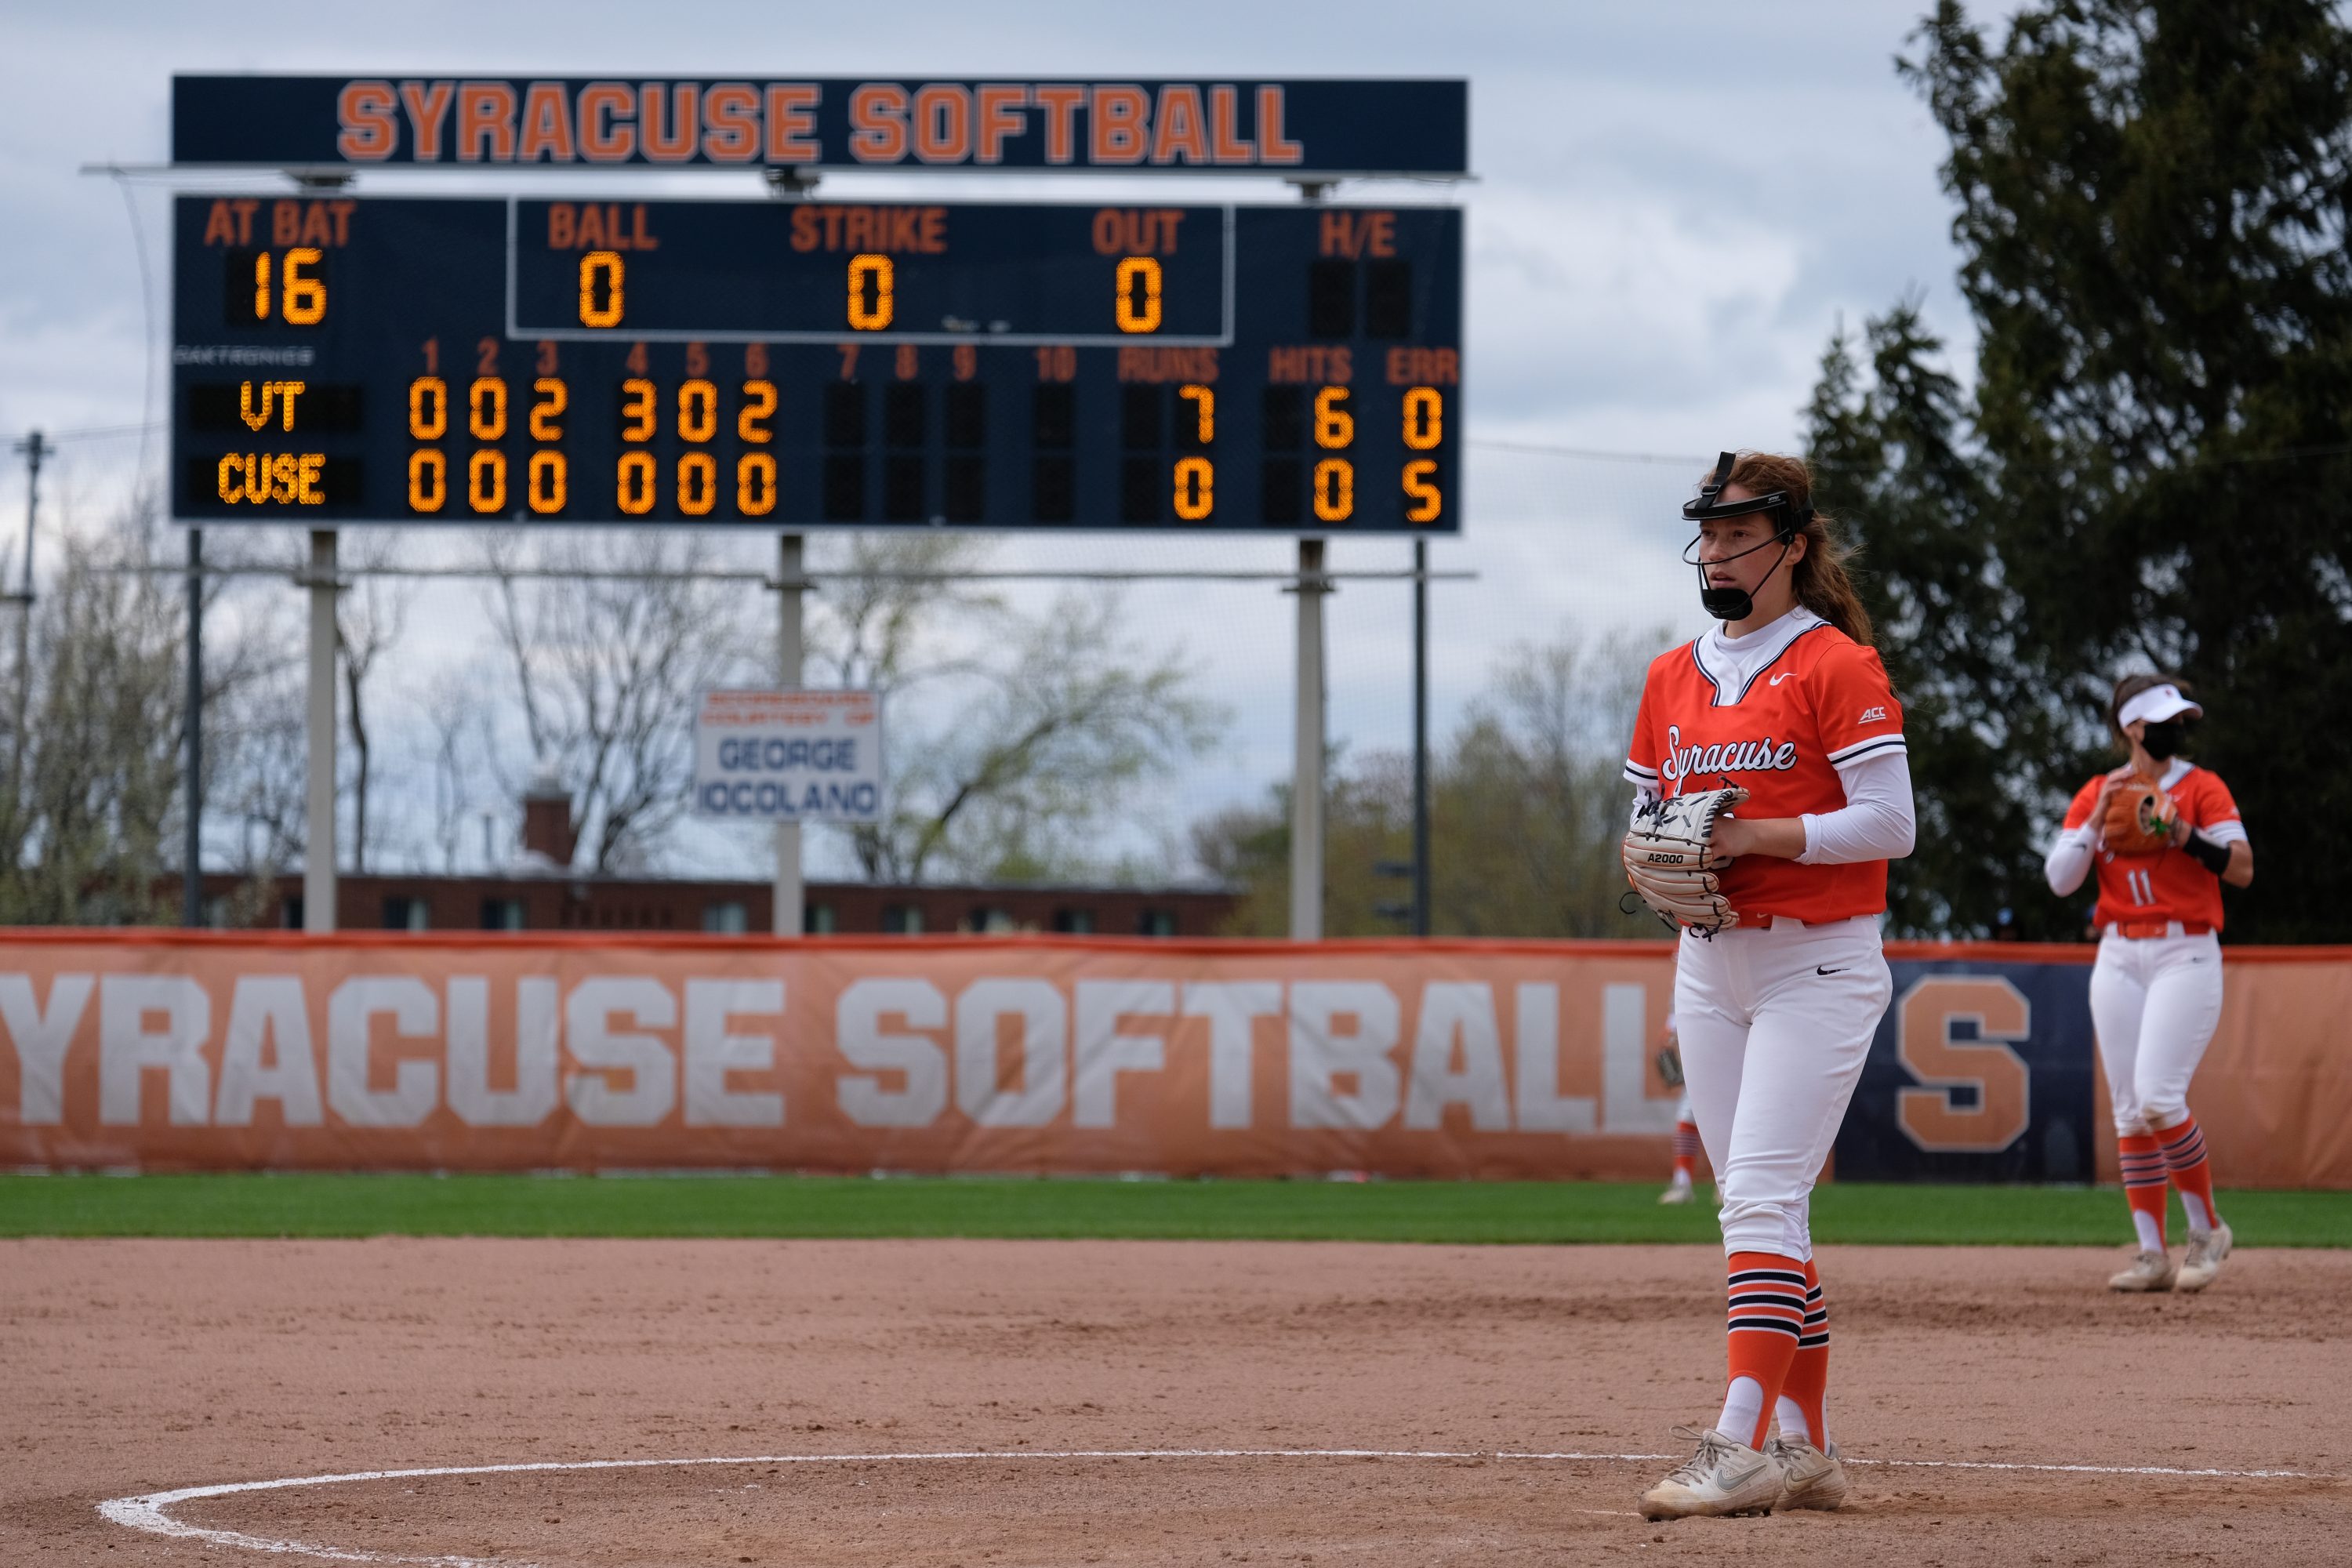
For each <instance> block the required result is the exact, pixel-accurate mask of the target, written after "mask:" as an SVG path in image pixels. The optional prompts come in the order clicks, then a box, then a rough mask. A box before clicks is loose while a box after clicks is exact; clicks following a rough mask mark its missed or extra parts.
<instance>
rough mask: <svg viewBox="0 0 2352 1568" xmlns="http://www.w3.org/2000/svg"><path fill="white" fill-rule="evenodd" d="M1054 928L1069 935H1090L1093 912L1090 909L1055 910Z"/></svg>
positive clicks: (1092, 928)
mask: <svg viewBox="0 0 2352 1568" xmlns="http://www.w3.org/2000/svg"><path fill="white" fill-rule="evenodd" d="M1054 929H1055V931H1061V932H1063V933H1065V934H1066V935H1069V936H1092V935H1093V934H1094V929H1095V912H1094V910H1055V911H1054Z"/></svg>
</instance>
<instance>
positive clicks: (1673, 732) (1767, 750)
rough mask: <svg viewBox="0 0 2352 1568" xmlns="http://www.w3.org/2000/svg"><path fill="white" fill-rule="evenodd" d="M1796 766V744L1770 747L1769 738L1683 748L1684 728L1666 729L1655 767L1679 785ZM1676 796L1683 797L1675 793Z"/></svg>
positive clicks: (1675, 726)
mask: <svg viewBox="0 0 2352 1568" xmlns="http://www.w3.org/2000/svg"><path fill="white" fill-rule="evenodd" d="M1796 765H1797V743H1796V742H1794V741H1783V742H1780V744H1779V745H1777V746H1776V745H1774V744H1773V743H1772V737H1771V736H1769V735H1767V736H1765V737H1764V738H1763V739H1762V740H1760V741H1733V742H1729V743H1728V744H1724V743H1717V744H1716V745H1712V746H1685V745H1684V744H1683V727H1682V726H1681V725H1680V724H1669V725H1667V726H1666V760H1665V761H1664V762H1663V763H1659V764H1658V772H1659V773H1661V774H1663V775H1664V777H1665V778H1667V779H1669V780H1671V781H1673V782H1675V783H1677V784H1679V783H1680V782H1681V781H1683V780H1684V779H1687V778H1697V779H1705V778H1709V777H1712V776H1713V775H1715V774H1717V773H1756V772H1759V771H1760V770H1762V769H1766V768H1770V769H1774V770H1785V769H1788V768H1793V767H1795V766H1796ZM1672 793H1674V794H1675V795H1680V794H1682V791H1680V790H1675V791H1673V792H1672Z"/></svg>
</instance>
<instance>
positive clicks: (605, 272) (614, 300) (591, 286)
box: [580, 250, 628, 328]
mask: <svg viewBox="0 0 2352 1568" xmlns="http://www.w3.org/2000/svg"><path fill="white" fill-rule="evenodd" d="M627 273H628V264H627V263H625V262H624V261H623V260H622V259H621V257H620V253H619V252H618V251H613V250H592V251H590V252H589V253H588V254H587V255H585V256H583V257H582V258H580V324H581V325H582V326H583V327H598V328H603V327H617V326H619V325H620V324H621V298H622V295H621V279H623V278H625V276H627Z"/></svg>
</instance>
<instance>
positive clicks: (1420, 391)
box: [1404, 386, 1445, 452]
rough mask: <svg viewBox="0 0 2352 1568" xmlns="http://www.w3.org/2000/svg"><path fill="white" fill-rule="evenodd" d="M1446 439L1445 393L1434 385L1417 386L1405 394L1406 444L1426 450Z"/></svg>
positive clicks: (1418, 450) (1416, 449) (1417, 449)
mask: <svg viewBox="0 0 2352 1568" xmlns="http://www.w3.org/2000/svg"><path fill="white" fill-rule="evenodd" d="M1444 439H1445V395H1444V393H1441V392H1439V391H1438V390H1437V388H1435V387H1433V386H1416V387H1412V388H1411V389H1410V390H1408V391H1407V392H1406V393H1405V395H1404V444H1405V445H1406V446H1408V447H1412V449H1413V450H1414V451H1416V452H1426V451H1428V450H1429V449H1430V448H1431V447H1435V446H1436V445H1437V444H1438V443H1439V442H1441V441H1443V440H1444Z"/></svg>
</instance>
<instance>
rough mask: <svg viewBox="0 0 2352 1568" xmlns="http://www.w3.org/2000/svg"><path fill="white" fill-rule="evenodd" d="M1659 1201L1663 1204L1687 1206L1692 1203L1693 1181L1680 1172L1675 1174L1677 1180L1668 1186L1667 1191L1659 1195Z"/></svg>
mask: <svg viewBox="0 0 2352 1568" xmlns="http://www.w3.org/2000/svg"><path fill="white" fill-rule="evenodd" d="M1658 1201H1659V1202H1660V1203H1662V1204H1686V1203H1688V1202H1690V1201H1691V1179H1690V1178H1689V1177H1688V1176H1685V1175H1684V1174H1683V1173H1681V1172H1679V1171H1677V1172H1675V1179H1674V1180H1673V1181H1671V1182H1668V1183H1667V1184H1666V1190H1665V1191H1664V1192H1663V1193H1660V1194H1658Z"/></svg>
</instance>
